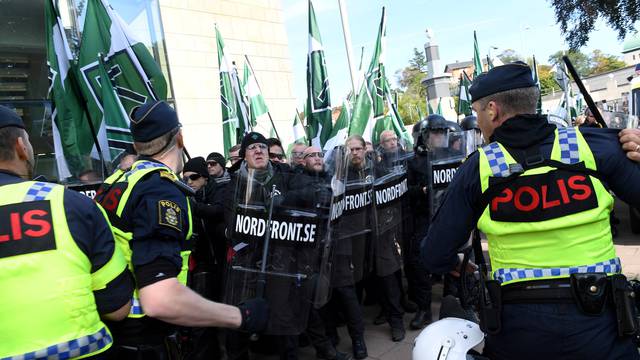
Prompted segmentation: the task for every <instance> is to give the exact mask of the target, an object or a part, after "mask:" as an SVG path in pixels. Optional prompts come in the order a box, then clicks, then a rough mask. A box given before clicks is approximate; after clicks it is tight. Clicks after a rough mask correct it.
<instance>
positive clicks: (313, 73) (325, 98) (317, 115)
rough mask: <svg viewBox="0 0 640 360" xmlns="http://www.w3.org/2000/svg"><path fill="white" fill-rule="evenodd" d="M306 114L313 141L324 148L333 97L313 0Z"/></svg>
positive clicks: (329, 125)
mask: <svg viewBox="0 0 640 360" xmlns="http://www.w3.org/2000/svg"><path fill="white" fill-rule="evenodd" d="M305 117H306V119H307V129H308V132H309V133H308V138H309V140H311V144H312V145H313V146H317V147H319V148H321V149H322V147H323V146H324V144H325V143H326V142H327V139H329V136H330V134H331V128H332V124H331V123H332V122H331V96H330V93H329V76H328V74H327V64H326V62H325V57H324V47H323V45H322V39H321V38H320V29H319V28H318V23H317V22H316V14H315V11H314V10H313V3H312V2H311V0H309V52H308V53H307V106H306V111H305Z"/></svg>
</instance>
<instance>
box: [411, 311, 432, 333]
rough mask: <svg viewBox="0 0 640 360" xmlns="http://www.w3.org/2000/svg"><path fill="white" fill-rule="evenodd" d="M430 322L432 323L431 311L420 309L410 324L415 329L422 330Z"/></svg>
mask: <svg viewBox="0 0 640 360" xmlns="http://www.w3.org/2000/svg"><path fill="white" fill-rule="evenodd" d="M429 324H431V311H425V310H418V312H417V313H416V316H414V317H413V320H411V323H410V324H409V326H410V327H411V329H413V330H420V329H422V328H424V327H425V326H427V325H429Z"/></svg>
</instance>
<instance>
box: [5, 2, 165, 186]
mask: <svg viewBox="0 0 640 360" xmlns="http://www.w3.org/2000/svg"><path fill="white" fill-rule="evenodd" d="M86 2H87V0H59V6H60V14H61V17H62V22H63V25H64V26H65V32H66V34H67V38H68V40H69V44H70V45H71V47H72V51H75V52H76V53H77V50H78V46H79V45H81V44H79V39H80V35H81V29H80V27H81V25H79V24H82V23H83V20H84V11H85V10H86ZM111 4H112V6H113V8H114V9H115V10H116V11H117V12H118V13H119V14H120V16H121V17H122V18H123V19H124V20H125V22H127V23H128V24H129V25H130V29H131V31H132V32H133V34H134V35H135V36H136V37H137V38H138V39H139V40H141V41H142V42H144V43H145V44H146V45H147V47H148V48H149V50H150V52H151V54H152V55H153V56H154V58H155V59H156V61H157V62H158V63H159V64H160V66H161V68H162V70H163V72H164V75H165V78H166V79H167V83H168V97H169V98H170V101H171V98H172V93H173V92H172V90H171V77H170V74H169V67H168V64H167V55H166V50H165V44H164V36H163V31H162V22H161V18H160V8H159V4H158V1H157V0H112V1H111ZM44 21H45V20H44V1H42V0H3V1H2V14H1V15H0V31H1V32H0V33H1V34H3V36H2V37H0V104H1V105H5V106H8V107H10V108H13V109H15V110H16V112H17V113H18V114H19V115H20V116H21V117H22V118H23V120H24V122H25V125H26V128H27V131H28V132H29V138H30V140H31V143H32V145H33V149H34V154H35V158H36V159H35V160H36V161H35V174H36V175H44V176H45V177H46V178H47V179H49V180H57V179H58V171H57V166H56V161H55V153H54V146H53V137H52V130H51V102H50V101H49V100H48V99H47V93H48V89H49V80H48V68H47V59H46V48H45V46H46V42H45V29H44V25H45V24H44ZM92 166H93V167H94V169H96V170H98V169H100V168H101V166H100V164H98V163H97V162H94V164H93V165H92Z"/></svg>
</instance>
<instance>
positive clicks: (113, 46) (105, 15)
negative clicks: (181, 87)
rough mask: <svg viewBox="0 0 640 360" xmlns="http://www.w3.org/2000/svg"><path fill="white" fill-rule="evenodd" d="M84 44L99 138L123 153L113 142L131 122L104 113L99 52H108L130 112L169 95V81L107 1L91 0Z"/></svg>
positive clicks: (83, 72)
mask: <svg viewBox="0 0 640 360" xmlns="http://www.w3.org/2000/svg"><path fill="white" fill-rule="evenodd" d="M80 45H81V46H80V52H79V55H78V73H79V79H80V89H81V90H82V93H83V95H84V98H85V99H86V101H87V108H88V110H89V115H90V117H91V121H92V123H93V125H94V126H95V127H96V128H100V131H99V134H98V137H99V141H101V143H103V142H104V141H105V138H106V139H107V140H108V142H109V147H110V148H112V150H114V152H115V153H120V152H122V151H123V150H124V149H122V148H117V147H113V146H120V145H122V142H121V141H120V140H121V135H122V134H123V133H128V132H129V126H128V125H127V126H125V127H121V125H122V124H119V123H111V121H112V119H110V118H108V117H105V116H104V115H103V109H102V98H101V96H102V95H101V90H100V89H101V87H100V83H99V78H100V76H99V74H98V73H99V71H100V69H99V61H98V54H104V56H105V57H106V58H107V59H108V60H106V62H105V66H106V69H105V70H106V71H107V73H108V75H109V78H110V79H111V82H112V83H113V86H114V89H115V91H116V93H117V95H118V97H119V100H120V103H121V104H122V106H123V107H124V111H125V112H126V113H127V114H129V113H130V112H131V109H133V108H134V107H135V106H139V105H141V104H144V103H145V102H147V101H149V100H152V99H162V100H164V99H166V98H167V83H166V81H165V79H164V76H163V75H162V71H161V70H160V67H159V66H158V64H157V63H156V62H155V60H154V59H153V57H152V56H151V53H150V52H149V50H148V49H147V47H146V46H145V45H144V44H143V43H142V42H140V41H138V40H136V39H135V37H134V36H133V35H132V34H131V32H130V31H129V29H128V26H127V24H126V23H125V22H124V20H122V18H120V16H119V15H118V14H117V13H116V12H115V11H114V10H113V8H111V6H110V5H108V4H107V3H106V1H103V0H87V11H86V16H85V22H84V28H83V32H82V42H81V44H80ZM103 120H104V121H103ZM103 153H105V157H108V156H110V154H111V152H110V151H109V152H107V151H105V148H103Z"/></svg>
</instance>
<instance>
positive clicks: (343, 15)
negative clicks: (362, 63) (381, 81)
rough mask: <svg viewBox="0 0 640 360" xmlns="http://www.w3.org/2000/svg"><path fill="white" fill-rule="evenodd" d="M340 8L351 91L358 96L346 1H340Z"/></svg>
mask: <svg viewBox="0 0 640 360" xmlns="http://www.w3.org/2000/svg"><path fill="white" fill-rule="evenodd" d="M338 5H339V7H340V19H341V20H342V35H343V37H344V47H345V49H346V50H347V62H348V63H349V75H350V76H351V90H353V93H354V94H356V73H355V68H354V67H353V50H352V49H351V30H350V29H349V14H347V6H346V4H345V2H344V0H338Z"/></svg>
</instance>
